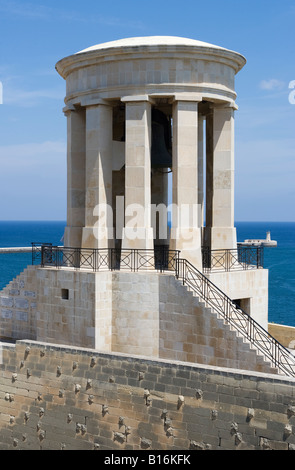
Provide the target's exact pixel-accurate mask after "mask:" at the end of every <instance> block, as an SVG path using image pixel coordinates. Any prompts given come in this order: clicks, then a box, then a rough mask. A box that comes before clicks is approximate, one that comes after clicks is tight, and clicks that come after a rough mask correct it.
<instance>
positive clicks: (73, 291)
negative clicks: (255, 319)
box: [0, 266, 274, 373]
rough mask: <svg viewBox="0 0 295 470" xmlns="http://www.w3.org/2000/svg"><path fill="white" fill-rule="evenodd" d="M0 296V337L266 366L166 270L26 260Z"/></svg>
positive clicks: (237, 365)
mask: <svg viewBox="0 0 295 470" xmlns="http://www.w3.org/2000/svg"><path fill="white" fill-rule="evenodd" d="M0 303H2V307H1V305H0V318H1V322H0V326H1V329H0V338H1V337H2V338H9V339H13V340H18V339H32V340H36V341H45V342H51V343H57V344H67V345H70V346H72V345H75V346H77V347H87V348H94V349H97V350H99V351H104V352H111V351H113V352H122V353H127V354H129V355H133V354H134V355H145V356H148V357H153V358H157V357H159V358H163V359H171V360H179V361H187V362H197V363H199V364H209V365H215V366H219V367H233V368H240V369H247V370H255V371H258V372H266V373H272V372H274V370H273V369H271V365H270V363H269V362H266V361H265V359H264V358H263V357H262V356H260V355H257V352H256V351H255V350H254V349H253V348H251V347H250V345H249V343H247V342H245V341H244V340H243V339H242V338H241V337H239V336H238V335H237V333H236V332H235V331H233V330H232V329H231V328H230V327H229V325H227V324H225V322H224V321H223V319H221V318H219V317H218V316H217V315H216V314H215V313H214V312H212V311H211V309H210V308H206V307H205V306H204V303H202V302H201V301H200V300H199V299H198V298H197V297H196V296H194V295H193V294H192V292H190V291H189V290H188V289H187V288H186V287H185V286H183V285H182V284H181V282H180V281H178V280H177V279H175V277H174V276H173V275H172V274H160V273H157V272H155V271H150V272H149V271H147V272H144V271H142V272H123V271H117V272H116V271H114V272H90V271H88V272H87V271H83V270H71V269H50V268H48V269H45V268H41V267H38V266H30V267H28V268H27V269H26V270H25V271H24V272H23V273H22V274H21V275H20V276H18V277H17V278H16V279H15V280H14V281H12V283H11V284H10V286H8V287H7V288H5V289H4V291H2V292H0ZM3 303H4V305H5V304H6V303H7V304H9V305H10V307H9V309H8V307H7V306H3ZM20 304H21V305H22V308H23V311H19V305H20ZM7 312H9V315H8V314H7Z"/></svg>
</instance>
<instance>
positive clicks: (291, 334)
mask: <svg viewBox="0 0 295 470" xmlns="http://www.w3.org/2000/svg"><path fill="white" fill-rule="evenodd" d="M268 331H269V333H270V334H271V335H272V336H274V337H275V338H276V339H277V341H279V343H281V344H282V345H283V346H285V348H290V349H295V327H294V326H287V325H278V324H277V323H269V324H268Z"/></svg>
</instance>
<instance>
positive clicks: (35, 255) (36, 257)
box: [31, 242, 52, 264]
mask: <svg viewBox="0 0 295 470" xmlns="http://www.w3.org/2000/svg"><path fill="white" fill-rule="evenodd" d="M31 245H32V264H41V260H42V246H47V247H50V246H52V243H44V242H32V243H31Z"/></svg>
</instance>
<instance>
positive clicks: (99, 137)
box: [82, 102, 113, 248]
mask: <svg viewBox="0 0 295 470" xmlns="http://www.w3.org/2000/svg"><path fill="white" fill-rule="evenodd" d="M85 186H86V191H85V192H86V201H85V227H84V229H83V238H82V247H83V248H109V247H112V246H113V217H112V210H111V209H112V107H111V106H109V105H108V104H107V103H105V102H102V103H100V104H96V105H92V106H87V108H86V170H85Z"/></svg>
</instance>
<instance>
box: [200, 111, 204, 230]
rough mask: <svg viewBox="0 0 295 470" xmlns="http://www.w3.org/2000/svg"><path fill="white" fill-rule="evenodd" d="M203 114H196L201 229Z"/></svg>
mask: <svg viewBox="0 0 295 470" xmlns="http://www.w3.org/2000/svg"><path fill="white" fill-rule="evenodd" d="M204 119H205V117H204V115H202V114H199V116H198V203H199V206H200V222H201V229H203V224H204Z"/></svg>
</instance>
